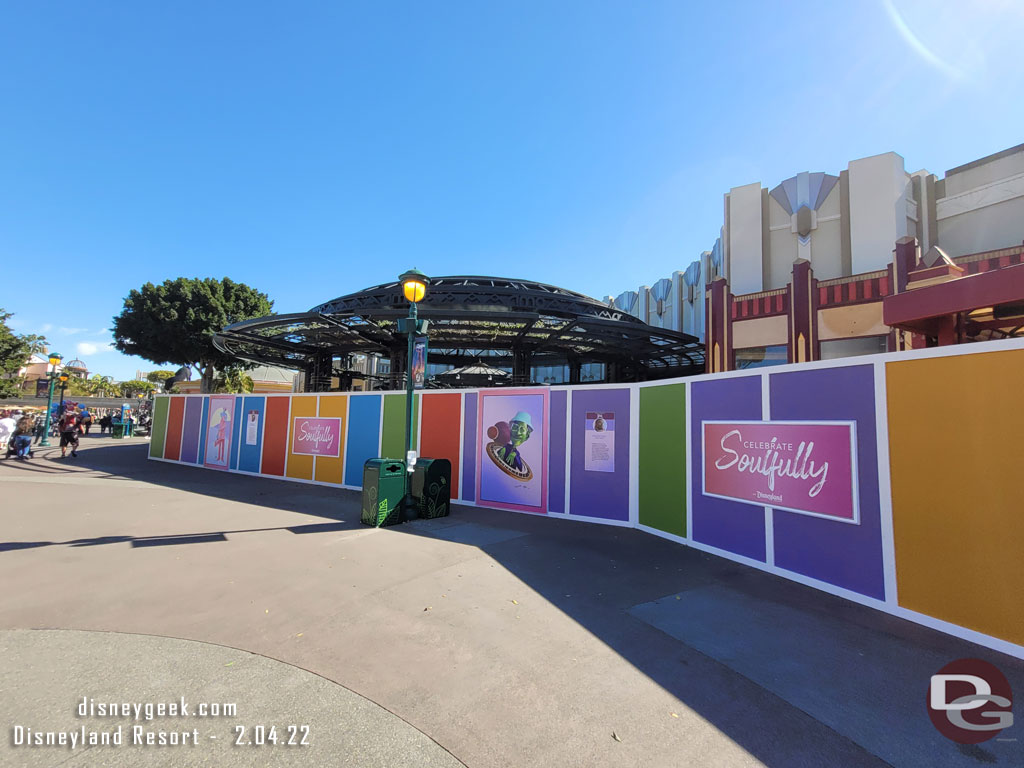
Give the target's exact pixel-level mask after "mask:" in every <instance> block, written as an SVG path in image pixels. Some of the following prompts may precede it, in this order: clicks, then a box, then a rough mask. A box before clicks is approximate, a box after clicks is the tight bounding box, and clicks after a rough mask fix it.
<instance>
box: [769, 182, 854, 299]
mask: <svg viewBox="0 0 1024 768" xmlns="http://www.w3.org/2000/svg"><path fill="white" fill-rule="evenodd" d="M840 214H841V212H840V209H839V185H838V184H836V185H835V186H834V187H833V188H832V191H831V192H829V193H828V197H826V198H825V200H824V202H822V204H821V208H819V209H818V212H817V215H818V226H817V228H816V229H815V230H814V231H813V232H811V268H812V269H814V276H815V277H816V278H818V279H819V280H830V279H832V278H833V277H843V243H842V224H841V223H840ZM779 287H780V288H781V287H782V286H779Z"/></svg>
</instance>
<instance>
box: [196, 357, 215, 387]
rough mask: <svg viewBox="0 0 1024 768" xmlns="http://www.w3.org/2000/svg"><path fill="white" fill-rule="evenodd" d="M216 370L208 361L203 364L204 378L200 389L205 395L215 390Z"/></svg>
mask: <svg viewBox="0 0 1024 768" xmlns="http://www.w3.org/2000/svg"><path fill="white" fill-rule="evenodd" d="M214 378H215V374H214V370H213V365H212V364H211V363H207V364H206V365H205V366H203V378H202V380H201V381H200V384H199V391H200V392H202V393H203V394H204V395H208V394H210V393H211V392H213V390H214Z"/></svg>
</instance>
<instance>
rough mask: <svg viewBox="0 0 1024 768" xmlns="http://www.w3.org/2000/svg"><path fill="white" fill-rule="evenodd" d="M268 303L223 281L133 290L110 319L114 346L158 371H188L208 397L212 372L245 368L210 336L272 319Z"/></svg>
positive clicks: (180, 282) (167, 283)
mask: <svg viewBox="0 0 1024 768" xmlns="http://www.w3.org/2000/svg"><path fill="white" fill-rule="evenodd" d="M273 306H274V304H273V302H272V301H270V299H269V298H267V295H266V294H265V293H260V292H259V291H257V290H255V289H254V288H250V287H249V286H247V285H244V284H243V283H236V282H234V281H232V280H230V279H228V278H226V277H225V278H224V279H223V280H215V279H213V278H205V279H200V278H185V277H179V278H177V279H175V280H166V281H164V282H163V283H162V284H161V285H153V284H152V283H146V284H145V285H143V286H142V288H141V290H137V291H136V290H132V291H131V292H130V293H129V294H128V298H126V299H125V300H124V309H123V310H122V311H121V314H120V315H118V316H117V317H115V318H114V328H113V331H114V342H115V343H114V346H115V347H116V348H117V349H118V350H120V351H121V352H124V353H125V354H129V355H138V356H140V357H144V358H146V359H147V360H151V361H153V362H154V363H156V364H157V365H165V364H167V363H174V364H177V365H187V366H190V367H191V368H193V369H195V371H196V372H197V373H198V374H199V375H200V376H201V385H200V391H201V392H212V391H213V387H214V378H215V371H214V368H215V367H217V368H228V367H230V366H238V367H243V368H244V367H246V365H245V364H244V363H240V362H239V361H238V360H236V359H235V358H233V357H231V356H230V355H226V354H224V353H223V352H221V351H220V350H218V349H217V348H216V347H215V346H214V345H213V334H214V333H216V332H217V331H219V330H220V329H221V328H223V327H224V326H227V325H231V324H232V323H237V322H240V321H242V320H248V319H250V318H254V317H263V316H264V315H269V314H271V312H272V310H273Z"/></svg>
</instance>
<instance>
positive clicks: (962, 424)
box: [886, 350, 1024, 645]
mask: <svg viewBox="0 0 1024 768" xmlns="http://www.w3.org/2000/svg"><path fill="white" fill-rule="evenodd" d="M886 376H887V384H888V387H887V391H888V406H889V457H890V465H891V471H892V503H893V527H894V530H895V540H896V578H897V584H898V591H899V603H900V605H901V606H903V607H905V608H909V609H911V610H914V611H919V612H921V613H925V614H928V615H929V616H934V617H936V618H938V619H943V620H944V621H949V622H952V623H954V624H959V625H961V626H963V627H967V628H969V629H974V630H977V631H979V632H984V633H985V634H989V635H993V636H995V637H998V638H1002V639H1003V640H1008V641H1010V642H1012V643H1017V644H1022V645H1024V479H1022V476H1024V398H1022V391H1024V390H1022V385H1024V350H1007V351H1006V352H992V353H985V354H973V355H962V356H957V357H943V358H929V359H924V360H908V361H904V362H895V363H888V364H887V365H886Z"/></svg>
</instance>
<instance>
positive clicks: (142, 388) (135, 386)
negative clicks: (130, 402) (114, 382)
mask: <svg viewBox="0 0 1024 768" xmlns="http://www.w3.org/2000/svg"><path fill="white" fill-rule="evenodd" d="M119 388H120V390H121V396H122V397H135V395H137V394H139V393H140V392H144V393H146V394H148V393H150V392H152V391H153V390H154V389H156V385H155V384H153V382H151V381H142V380H141V379H132V380H131V381H122V382H121V383H120V385H119Z"/></svg>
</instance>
